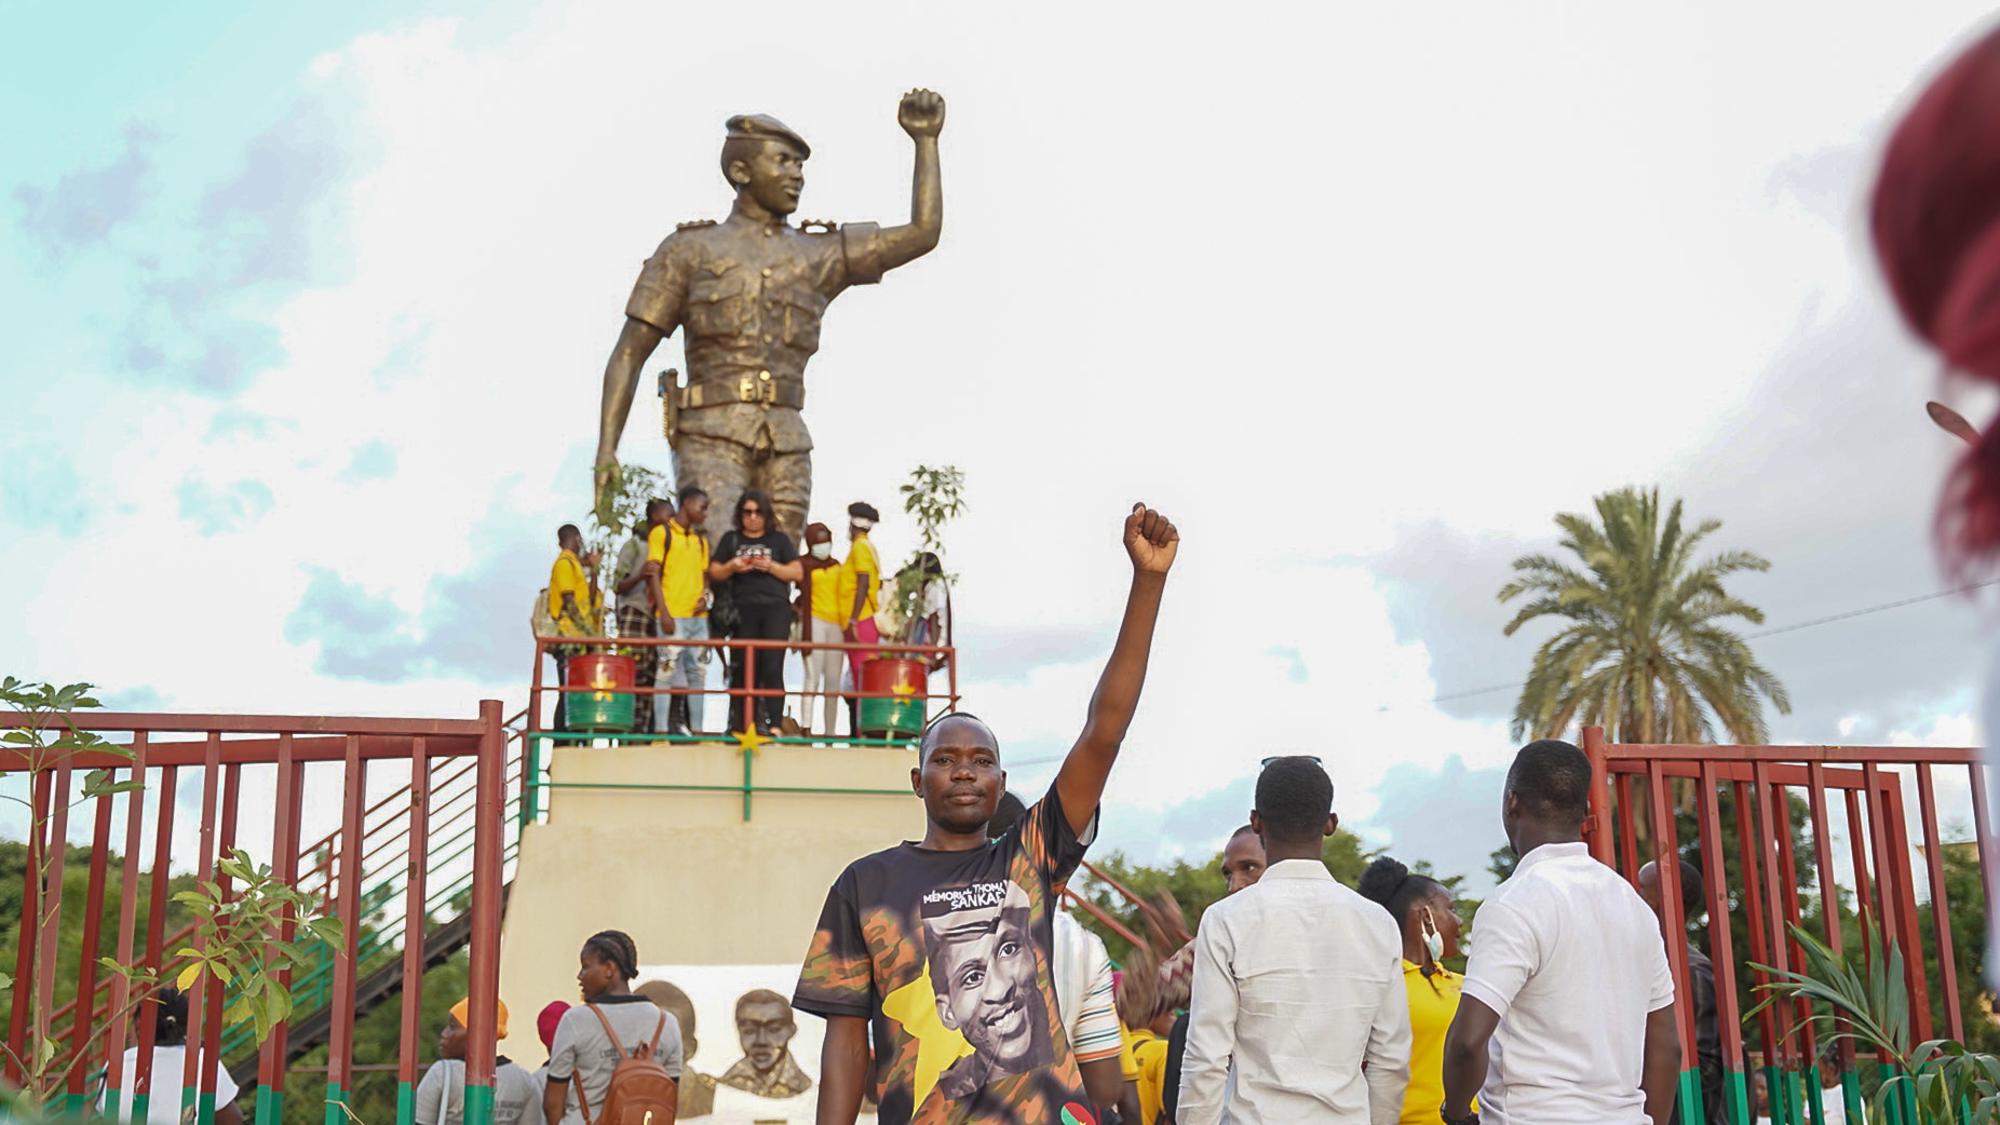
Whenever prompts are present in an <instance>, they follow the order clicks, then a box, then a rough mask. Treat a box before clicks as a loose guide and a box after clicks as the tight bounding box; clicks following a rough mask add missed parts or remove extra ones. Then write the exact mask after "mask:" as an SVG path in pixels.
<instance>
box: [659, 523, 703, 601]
mask: <svg viewBox="0 0 2000 1125" xmlns="http://www.w3.org/2000/svg"><path fill="white" fill-rule="evenodd" d="M669 535H672V536H673V537H674V545H673V548H672V549H671V550H669V549H668V548H667V536H669ZM646 561H647V562H655V563H661V564H663V568H662V570H661V572H660V584H661V585H662V586H663V587H664V588H665V590H666V595H667V616H668V617H682V618H685V617H707V616H708V613H707V611H705V610H703V609H702V608H701V592H702V591H703V590H704V589H706V587H705V586H704V585H703V583H704V582H706V581H707V577H708V540H706V539H704V538H702V536H701V534H700V533H699V532H695V531H691V530H689V529H687V528H684V527H682V526H681V525H680V524H678V523H676V522H674V521H673V520H668V521H667V522H665V523H663V524H661V525H660V526H658V527H656V528H654V529H653V530H652V532H651V533H650V534H648V535H647V536H646Z"/></svg>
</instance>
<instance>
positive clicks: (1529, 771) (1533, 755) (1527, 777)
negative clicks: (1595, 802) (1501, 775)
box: [1507, 738, 1590, 824]
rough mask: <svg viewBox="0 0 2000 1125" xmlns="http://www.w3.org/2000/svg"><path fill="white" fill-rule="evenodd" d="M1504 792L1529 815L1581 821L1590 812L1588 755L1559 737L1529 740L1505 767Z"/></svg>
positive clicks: (1546, 818)
mask: <svg viewBox="0 0 2000 1125" xmlns="http://www.w3.org/2000/svg"><path fill="white" fill-rule="evenodd" d="M1507 792H1509V793H1512V794H1513V795H1514V796H1516V797H1518V798H1520V801H1521V810H1522V812H1524V813H1526V814H1527V815H1528V816H1529V817H1530V818H1532V819H1535V820H1550V821H1560V822H1563V823H1566V824H1582V823H1583V818H1584V817H1586V816H1589V815H1590V759H1589V757H1587V756H1586V755H1585V754H1584V752H1583V751H1581V750H1578V749H1577V748H1576V747H1574V746H1572V745H1570V744H1569V743H1567V742H1564V741H1562V740H1561V739H1556V738H1544V739H1539V740H1537V741H1535V742H1530V743H1528V744H1527V745H1526V746H1523V747H1521V752H1520V753H1518V754H1516V755H1514V764H1513V766H1512V767H1510V768H1509V769H1508V770H1507Z"/></svg>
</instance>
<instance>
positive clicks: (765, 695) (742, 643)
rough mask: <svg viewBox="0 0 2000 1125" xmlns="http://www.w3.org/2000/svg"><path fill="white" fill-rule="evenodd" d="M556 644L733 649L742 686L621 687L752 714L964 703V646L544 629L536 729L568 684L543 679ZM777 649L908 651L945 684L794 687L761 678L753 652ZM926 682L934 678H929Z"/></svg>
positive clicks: (533, 699) (575, 687)
mask: <svg viewBox="0 0 2000 1125" xmlns="http://www.w3.org/2000/svg"><path fill="white" fill-rule="evenodd" d="M555 649H571V650H580V651H585V652H618V651H627V652H637V653H645V654H653V653H657V652H658V651H659V650H661V649H697V650H700V651H703V652H713V653H715V654H717V655H718V656H731V655H733V656H734V658H735V659H736V660H739V661H741V662H742V664H743V686H742V687H740V688H737V687H730V686H729V685H728V684H727V683H725V684H724V685H723V686H722V687H720V688H707V687H665V686H659V685H655V686H653V687H635V688H631V689H626V688H619V689H618V691H619V693H620V694H626V693H627V692H628V691H629V693H630V694H633V695H644V696H649V697H655V698H657V697H659V696H668V697H672V696H683V697H685V696H694V695H700V696H712V695H720V696H723V697H724V698H726V699H728V700H730V701H732V702H734V701H736V700H743V701H744V706H743V714H744V715H745V716H752V717H754V714H755V708H754V707H753V706H751V701H753V700H759V699H772V698H776V699H789V698H793V697H797V698H798V699H800V700H801V701H805V700H809V699H829V698H835V699H895V700H900V701H904V702H910V701H917V700H921V701H922V702H923V703H924V705H925V716H926V718H927V719H928V718H929V717H931V705H932V704H933V703H938V704H942V707H941V708H939V710H943V711H949V710H953V709H955V708H956V707H957V706H958V699H959V695H958V650H957V649H955V648H953V647H951V646H949V645H906V644H894V643H890V642H873V643H862V642H854V641H839V642H828V643H821V642H816V641H794V640H765V639H761V638H752V637H728V638H702V639H699V640H683V639H680V638H676V637H560V636H556V637H552V636H539V635H538V636H536V637H535V667H534V673H533V676H532V677H531V679H530V680H529V689H528V690H529V695H528V700H529V702H528V728H527V729H528V733H530V734H536V733H545V732H546V730H547V728H545V727H544V726H543V724H542V716H541V703H542V702H543V699H544V697H545V696H547V695H549V694H552V693H555V692H560V691H563V690H565V688H564V687H563V685H559V684H551V683H546V682H544V679H543V672H544V670H545V666H544V662H543V659H542V658H543V656H545V655H548V654H550V653H551V652H552V650H555ZM773 649H780V650H783V651H784V652H787V653H792V652H796V653H798V654H799V655H800V656H801V657H803V658H805V659H808V660H809V659H811V657H812V655H813V654H814V653H819V652H839V653H843V654H845V653H855V652H859V653H862V654H864V659H866V658H869V657H877V656H884V657H887V656H899V657H907V658H909V659H912V660H917V661H920V662H922V663H924V664H925V665H926V666H927V667H930V671H931V673H933V674H935V673H939V672H941V673H943V675H944V677H945V690H944V691H941V692H939V691H929V690H926V691H925V692H924V693H923V694H921V695H902V694H897V693H894V692H888V691H864V690H862V688H861V685H859V684H856V685H854V688H853V689H852V690H845V691H843V690H841V689H839V688H837V687H836V688H832V689H829V690H826V691H812V692H809V691H806V690H805V689H804V688H803V687H799V688H788V687H787V686H786V685H785V684H783V683H780V684H776V685H772V684H759V683H758V682H757V661H756V660H755V659H753V658H752V655H753V654H755V653H760V652H769V651H771V650H773ZM640 658H641V659H645V658H646V657H644V656H642V657H640ZM725 679H726V675H725ZM926 683H927V684H928V679H927V680H926ZM567 690H568V691H569V692H570V693H571V694H576V693H586V692H590V691H593V690H596V688H595V685H591V684H572V685H569V686H568V688H567ZM806 715H807V717H810V715H811V708H810V705H807V707H806ZM641 736H643V737H644V738H645V739H646V740H648V741H666V739H665V738H655V737H654V736H653V735H652V734H650V733H649V732H646V731H637V732H633V734H632V737H635V738H636V737H641ZM723 737H727V735H726V734H724V735H723ZM806 740H813V741H819V742H826V741H830V740H832V741H840V742H845V743H851V744H862V743H866V742H868V741H869V740H867V739H863V738H861V737H860V736H859V735H858V733H857V732H854V731H849V732H848V734H847V736H846V737H845V738H839V739H835V738H834V736H833V732H831V731H827V732H823V733H822V734H821V735H820V736H818V737H817V738H809V739H806ZM892 741H897V740H892ZM901 741H906V740H901Z"/></svg>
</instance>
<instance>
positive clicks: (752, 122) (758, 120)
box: [723, 113, 812, 159]
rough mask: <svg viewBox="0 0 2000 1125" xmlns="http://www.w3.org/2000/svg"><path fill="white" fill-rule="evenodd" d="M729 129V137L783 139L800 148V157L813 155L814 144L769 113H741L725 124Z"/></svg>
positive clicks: (736, 138) (735, 138) (740, 138)
mask: <svg viewBox="0 0 2000 1125" xmlns="http://www.w3.org/2000/svg"><path fill="white" fill-rule="evenodd" d="M723 127H724V128H726V129H728V130H729V139H730V140H732V141H734V140H765V139H773V140H781V141H785V142H787V143H789V144H790V145H792V147H794V148H796V149H798V150H799V158H800V159H804V158H806V157H809V156H811V155H812V146H811V145H808V144H806V139H805V138H804V137H801V136H799V135H798V134H797V133H794V132H792V130H791V127H790V126H788V125H786V124H785V123H784V122H782V121H780V120H778V119H777V118H775V117H772V116H771V115H770V114H768V113H739V114H737V115H736V116H734V117H732V118H730V119H729V120H728V121H727V122H726V123H725V124H724V126H723Z"/></svg>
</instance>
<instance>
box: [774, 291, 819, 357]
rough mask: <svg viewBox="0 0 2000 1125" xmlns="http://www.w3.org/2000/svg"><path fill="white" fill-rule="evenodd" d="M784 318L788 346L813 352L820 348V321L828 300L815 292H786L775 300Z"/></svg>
mask: <svg viewBox="0 0 2000 1125" xmlns="http://www.w3.org/2000/svg"><path fill="white" fill-rule="evenodd" d="M775 310H776V311H777V313H778V314H779V315H780V316H782V317H783V318H784V341H785V346H786V347H788V348H796V349H798V350H799V351H802V352H805V353H807V354H811V353H812V352H815V351H818V350H819V322H820V317H821V316H822V315H824V314H825V312H826V302H825V301H823V300H821V299H819V296H818V295H817V294H814V293H801V294H789V293H788V294H785V295H783V296H781V297H779V298H778V299H777V301H776V302H775Z"/></svg>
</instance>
